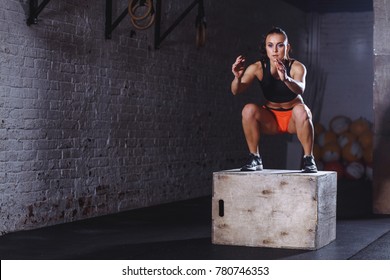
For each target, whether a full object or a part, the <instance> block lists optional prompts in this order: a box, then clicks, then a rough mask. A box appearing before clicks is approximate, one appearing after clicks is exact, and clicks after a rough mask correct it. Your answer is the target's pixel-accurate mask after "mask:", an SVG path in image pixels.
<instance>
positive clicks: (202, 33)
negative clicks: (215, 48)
mask: <svg viewBox="0 0 390 280" xmlns="http://www.w3.org/2000/svg"><path fill="white" fill-rule="evenodd" d="M205 43H206V24H205V23H204V22H203V21H202V22H200V23H199V24H197V26H196V48H197V49H200V48H201V47H203V46H204V45H205Z"/></svg>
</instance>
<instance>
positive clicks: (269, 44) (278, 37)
mask: <svg viewBox="0 0 390 280" xmlns="http://www.w3.org/2000/svg"><path fill="white" fill-rule="evenodd" d="M265 49H266V50H267V56H268V58H269V59H270V60H271V61H274V60H275V59H281V60H282V59H287V58H288V56H287V54H288V51H289V49H290V45H289V44H288V42H287V39H286V37H285V36H284V35H283V34H278V33H273V34H269V35H268V36H267V38H266V40H265Z"/></svg>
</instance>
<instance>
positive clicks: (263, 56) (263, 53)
mask: <svg viewBox="0 0 390 280" xmlns="http://www.w3.org/2000/svg"><path fill="white" fill-rule="evenodd" d="M271 34H282V35H283V36H284V37H285V38H286V40H287V42H288V37H287V33H286V32H285V31H284V30H283V29H282V28H280V27H273V28H272V29H271V30H270V31H268V32H267V34H265V35H264V36H263V40H262V42H261V45H260V55H261V60H262V61H264V60H265V59H266V58H267V50H266V47H265V43H266V42H265V40H267V37H268V35H271ZM290 52H291V48H290V51H289V53H288V54H287V57H290Z"/></svg>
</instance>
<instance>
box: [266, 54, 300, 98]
mask: <svg viewBox="0 0 390 280" xmlns="http://www.w3.org/2000/svg"><path fill="white" fill-rule="evenodd" d="M294 61H295V60H291V62H290V63H289V64H288V65H286V70H287V75H288V76H290V70H291V65H292V64H293V63H294ZM261 65H262V67H263V79H262V80H261V81H260V80H259V82H260V86H261V89H262V90H263V94H264V97H265V98H266V99H267V100H268V101H271V102H275V103H283V102H289V101H291V100H293V99H294V98H296V97H297V94H296V93H294V92H292V91H291V90H290V89H289V88H288V87H287V86H286V85H285V84H284V82H282V81H281V80H277V79H275V78H274V77H273V76H272V75H271V67H270V60H269V58H267V60H266V61H262V62H261Z"/></svg>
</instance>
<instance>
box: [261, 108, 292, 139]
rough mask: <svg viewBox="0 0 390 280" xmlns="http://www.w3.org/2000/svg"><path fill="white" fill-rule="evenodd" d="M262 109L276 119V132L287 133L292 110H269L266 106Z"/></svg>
mask: <svg viewBox="0 0 390 280" xmlns="http://www.w3.org/2000/svg"><path fill="white" fill-rule="evenodd" d="M263 108H265V109H267V110H268V111H270V112H271V113H272V114H273V115H274V116H275V119H276V123H277V124H278V131H279V132H280V133H287V132H288V124H289V122H290V119H291V117H292V110H293V108H290V109H279V110H277V109H271V108H268V107H266V106H263Z"/></svg>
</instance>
